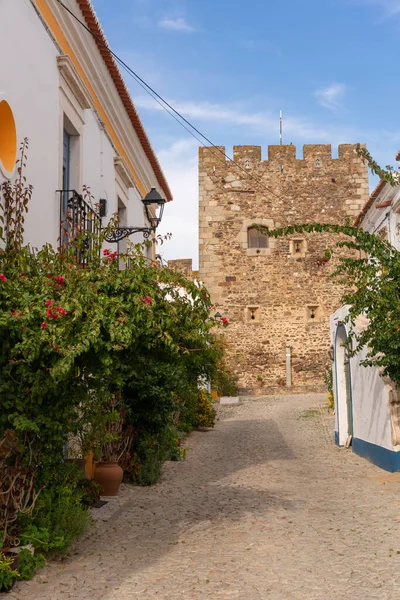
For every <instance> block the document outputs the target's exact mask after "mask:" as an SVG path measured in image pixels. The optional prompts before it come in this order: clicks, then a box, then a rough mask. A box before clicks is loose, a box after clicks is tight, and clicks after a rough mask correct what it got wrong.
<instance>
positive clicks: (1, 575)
mask: <svg viewBox="0 0 400 600" xmlns="http://www.w3.org/2000/svg"><path fill="white" fill-rule="evenodd" d="M13 565H14V559H13V558H11V557H10V556H6V555H5V554H3V553H2V552H0V592H6V591H7V590H9V589H11V588H12V586H13V585H14V581H15V580H16V579H17V577H19V573H18V571H17V570H16V569H15V568H14V566H13Z"/></svg>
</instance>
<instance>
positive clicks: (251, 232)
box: [247, 227, 268, 248]
mask: <svg viewBox="0 0 400 600" xmlns="http://www.w3.org/2000/svg"><path fill="white" fill-rule="evenodd" d="M247 246H248V247H249V248H268V237H267V236H266V235H264V234H263V233H261V231H258V229H254V227H249V228H248V230H247Z"/></svg>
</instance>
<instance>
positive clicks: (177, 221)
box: [157, 139, 199, 269]
mask: <svg viewBox="0 0 400 600" xmlns="http://www.w3.org/2000/svg"><path fill="white" fill-rule="evenodd" d="M197 148H198V143H197V142H196V140H192V139H178V140H177V141H176V142H174V143H172V144H171V145H170V146H168V147H166V148H163V149H162V150H161V151H159V152H157V156H158V158H159V160H160V163H161V165H162V168H163V171H164V173H165V176H166V178H167V181H168V183H169V185H170V187H171V190H172V193H173V196H174V200H173V202H168V204H167V205H166V207H165V211H164V217H163V220H162V222H161V226H160V229H159V233H160V234H161V235H165V234H166V233H172V238H171V240H168V241H166V242H164V244H163V245H162V246H158V249H157V251H158V253H159V254H161V255H162V256H163V258H165V259H166V260H169V259H175V258H192V259H193V267H194V268H195V269H197V266H198V252H199V249H198V193H197V190H198V183H197Z"/></svg>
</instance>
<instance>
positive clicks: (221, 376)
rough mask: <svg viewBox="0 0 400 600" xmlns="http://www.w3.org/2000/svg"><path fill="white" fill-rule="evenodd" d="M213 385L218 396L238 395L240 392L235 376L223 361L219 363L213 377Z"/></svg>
mask: <svg viewBox="0 0 400 600" xmlns="http://www.w3.org/2000/svg"><path fill="white" fill-rule="evenodd" d="M211 386H212V389H213V390H215V391H216V392H217V394H218V396H237V394H238V392H239V388H238V386H237V382H236V379H235V377H234V376H233V375H232V373H231V372H230V371H229V369H228V367H227V366H226V364H225V363H224V362H223V361H220V362H219V363H218V366H217V368H216V370H215V372H214V373H213V375H212V377H211Z"/></svg>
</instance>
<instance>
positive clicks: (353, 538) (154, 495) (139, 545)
mask: <svg viewBox="0 0 400 600" xmlns="http://www.w3.org/2000/svg"><path fill="white" fill-rule="evenodd" d="M324 403H325V397H324V396H321V395H320V396H316V395H309V396H279V397H267V398H257V399H245V400H244V401H243V402H242V403H241V404H240V405H238V406H221V407H219V409H218V412H219V421H218V424H217V426H216V428H215V429H214V430H212V431H204V432H195V433H193V434H192V435H191V436H190V437H189V438H188V440H187V442H186V447H187V449H188V456H187V460H186V461H185V462H180V463H168V464H167V465H166V467H165V470H164V474H163V478H162V481H161V483H159V484H158V485H156V486H154V487H151V488H138V487H129V488H127V489H125V491H124V494H123V496H124V499H125V503H123V502H120V505H121V504H122V506H119V507H117V510H116V511H115V512H114V514H113V515H112V516H111V517H107V518H108V520H107V521H106V522H102V521H96V523H95V524H94V525H93V527H92V528H91V530H90V532H89V533H88V534H87V535H86V536H85V538H84V539H81V540H80V541H79V542H78V543H77V545H76V546H75V548H74V550H73V552H72V553H71V555H70V556H69V557H68V558H67V559H65V560H64V561H63V562H61V563H57V562H51V563H49V564H48V565H47V566H46V567H45V569H43V570H42V571H41V572H40V573H39V574H38V575H37V576H36V578H35V579H34V580H33V581H31V582H28V583H20V584H18V585H17V586H16V587H15V588H14V589H13V591H12V592H11V593H9V594H8V600H14V599H15V600H16V599H21V600H22V599H28V598H29V599H30V600H32V599H36V598H37V599H41V600H59V599H60V600H80V599H82V600H83V599H85V600H92V599H93V600H94V599H98V598H101V599H103V600H117V599H118V600H128V599H129V600H136V599H138V600H139V599H140V600H158V599H160V600H189V599H195V600H203V599H204V600H205V599H212V600H233V599H234V600H236V599H238V600H264V599H268V600H303V599H307V600H345V599H346V600H348V599H349V598H351V599H352V600H354V599H356V600H358V599H360V600H361V599H362V600H372V599H379V600H394V599H397V598H398V597H399V595H400V537H399V521H400V511H399V498H400V494H399V492H400V477H399V475H398V474H390V473H386V472H384V471H381V470H380V469H378V468H376V467H374V466H373V465H371V464H369V463H368V462H366V461H364V460H362V459H360V458H358V457H357V456H355V455H354V454H352V453H351V451H349V450H345V449H338V448H336V447H335V446H334V445H333V443H332V438H333V417H332V416H331V415H329V414H328V413H327V411H326V409H325V408H323V406H324Z"/></svg>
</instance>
